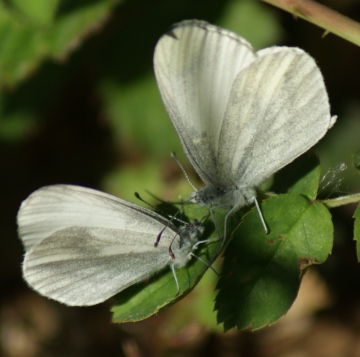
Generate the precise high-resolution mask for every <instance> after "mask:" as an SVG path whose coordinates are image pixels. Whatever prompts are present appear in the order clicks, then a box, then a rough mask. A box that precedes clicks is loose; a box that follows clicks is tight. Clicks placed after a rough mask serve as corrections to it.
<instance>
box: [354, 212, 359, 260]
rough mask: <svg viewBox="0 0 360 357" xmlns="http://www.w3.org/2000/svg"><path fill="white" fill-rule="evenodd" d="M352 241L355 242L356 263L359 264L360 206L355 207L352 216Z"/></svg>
mask: <svg viewBox="0 0 360 357" xmlns="http://www.w3.org/2000/svg"><path fill="white" fill-rule="evenodd" d="M353 217H354V218H355V222H354V240H355V241H356V254H357V259H358V262H360V206H357V208H356V210H355V213H354V216H353Z"/></svg>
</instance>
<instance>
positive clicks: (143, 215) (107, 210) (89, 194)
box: [17, 185, 168, 251]
mask: <svg viewBox="0 0 360 357" xmlns="http://www.w3.org/2000/svg"><path fill="white" fill-rule="evenodd" d="M154 219H155V221H158V224H157V225H155V224H154ZM17 222H18V230H19V236H20V238H21V240H22V242H23V244H24V246H25V250H26V251H28V250H30V249H31V247H32V246H34V245H35V244H37V243H38V242H40V241H41V240H42V239H44V238H45V237H48V236H50V235H51V234H53V233H55V232H56V231H59V230H61V229H64V228H68V227H73V226H77V227H102V228H118V229H123V228H124V227H127V229H129V230H132V229H134V230H138V231H140V232H149V233H152V234H154V236H155V239H156V235H157V234H158V233H159V232H160V231H161V229H163V228H164V225H168V221H167V220H166V219H164V218H163V217H161V216H159V215H158V214H156V213H154V212H151V211H149V210H146V209H144V208H142V207H139V206H137V205H134V204H132V203H129V202H126V201H124V200H121V199H120V198H117V197H115V196H112V195H109V194H106V193H103V192H100V191H97V190H92V189H89V188H85V187H80V186H73V185H53V186H45V187H42V188H40V189H38V190H37V191H35V192H33V193H32V194H31V195H30V196H29V197H28V198H27V199H26V200H25V201H24V202H23V203H22V204H21V207H20V210H19V213H18V217H17Z"/></svg>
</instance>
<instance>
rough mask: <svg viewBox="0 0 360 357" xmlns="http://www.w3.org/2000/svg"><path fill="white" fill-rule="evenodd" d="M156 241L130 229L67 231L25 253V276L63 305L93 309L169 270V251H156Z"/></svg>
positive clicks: (60, 232)
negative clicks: (123, 291)
mask: <svg viewBox="0 0 360 357" xmlns="http://www.w3.org/2000/svg"><path fill="white" fill-rule="evenodd" d="M155 225H157V222H156V221H155ZM165 235H166V234H165ZM163 238H168V236H167V237H163ZM153 242H154V235H153V234H150V233H145V232H141V233H140V232H134V231H132V229H130V230H129V231H128V230H126V229H125V228H123V229H121V230H120V229H111V228H96V227H71V228H65V229H62V230H60V231H57V232H55V233H53V234H52V235H50V236H49V237H46V238H44V239H43V240H42V241H41V242H40V243H38V244H37V245H35V246H33V248H32V249H31V250H30V251H28V252H27V253H26V255H25V259H24V264H23V274H24V278H25V280H26V281H27V282H28V284H29V285H30V286H31V287H32V288H33V289H34V290H36V291H37V292H39V293H40V294H42V295H44V296H46V297H49V298H51V299H54V300H57V301H59V302H62V303H64V304H67V305H70V306H87V305H95V304H98V303H101V302H103V301H105V300H107V299H108V298H110V297H112V296H114V295H115V294H117V293H119V292H120V291H122V290H124V289H125V288H127V287H129V286H130V285H133V284H135V283H138V282H140V281H143V280H145V279H147V278H149V277H151V276H152V275H153V274H155V273H157V272H158V271H160V270H162V269H163V268H165V267H166V266H167V264H168V263H169V261H170V257H169V253H168V249H167V247H165V246H164V245H162V246H161V247H160V246H159V247H158V248H154V245H153Z"/></svg>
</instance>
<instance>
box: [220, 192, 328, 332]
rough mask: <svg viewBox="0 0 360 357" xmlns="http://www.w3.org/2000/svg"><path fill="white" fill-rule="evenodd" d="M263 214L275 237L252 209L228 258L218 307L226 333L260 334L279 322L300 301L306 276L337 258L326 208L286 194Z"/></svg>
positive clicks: (263, 207) (266, 206)
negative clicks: (305, 272)
mask: <svg viewBox="0 0 360 357" xmlns="http://www.w3.org/2000/svg"><path fill="white" fill-rule="evenodd" d="M261 210H262V212H263V215H264V218H265V221H266V223H267V225H268V227H269V229H270V232H269V234H265V233H264V229H263V227H262V225H261V222H260V219H259V215H258V212H257V211H256V210H255V209H252V210H251V211H250V212H249V213H247V214H246V215H245V216H244V217H243V222H242V223H241V224H240V225H239V227H238V228H237V229H236V230H235V231H234V232H233V237H232V240H231V242H230V244H229V246H228V247H227V249H226V252H225V260H224V265H223V270H222V273H221V277H220V280H219V283H218V286H217V288H218V289H219V290H220V291H219V293H218V295H217V298H216V304H215V309H216V310H217V311H218V322H219V323H220V322H223V323H224V328H225V330H228V329H230V328H232V327H235V326H236V327H237V328H238V329H251V330H256V329H259V328H261V327H263V326H266V325H268V324H272V323H274V322H275V321H277V320H278V319H279V318H280V317H281V316H283V315H284V314H285V313H286V312H287V310H288V309H289V308H290V306H291V304H292V303H293V301H294V300H295V298H296V295H297V292H298V289H299V285H300V280H301V278H300V277H301V271H302V270H304V269H305V268H306V267H307V266H309V265H310V264H314V263H317V264H320V263H322V262H324V261H325V260H326V258H327V257H328V255H329V254H330V252H331V248H332V239H333V226H332V222H331V215H330V213H329V211H328V210H327V209H326V208H325V207H324V206H323V205H322V204H320V203H317V202H311V201H309V200H308V199H307V198H305V197H303V196H301V195H295V194H285V195H280V196H278V197H274V198H271V199H268V200H266V201H264V202H263V203H262V204H261Z"/></svg>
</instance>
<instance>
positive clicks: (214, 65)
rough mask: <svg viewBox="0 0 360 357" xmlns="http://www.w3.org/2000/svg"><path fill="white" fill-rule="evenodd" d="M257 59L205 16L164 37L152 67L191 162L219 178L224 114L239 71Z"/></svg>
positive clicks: (209, 179)
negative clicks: (219, 157) (205, 18)
mask: <svg viewBox="0 0 360 357" xmlns="http://www.w3.org/2000/svg"><path fill="white" fill-rule="evenodd" d="M254 58H255V53H254V51H253V49H252V47H251V45H250V44H249V43H248V42H247V41H246V40H244V39H243V38H241V37H239V36H236V35H235V34H233V33H231V32H229V31H226V30H223V29H220V28H218V27H216V26H213V25H210V24H208V23H206V22H203V21H193V20H191V21H183V22H181V23H179V24H177V25H175V26H174V27H173V28H172V30H171V31H170V32H169V33H167V34H165V35H164V36H162V37H161V38H160V40H159V42H158V43H157V45H156V48H155V53H154V70H155V75H156V80H157V83H158V87H159V90H160V93H161V96H162V99H163V102H164V104H165V108H166V110H167V112H168V114H169V116H170V119H171V120H172V123H173V125H174V127H175V129H176V131H177V133H178V135H179V138H180V140H181V142H182V145H183V148H184V150H185V153H186V155H187V157H188V158H189V160H190V162H191V164H192V165H193V166H194V168H195V170H196V171H197V173H198V174H199V176H200V177H201V178H202V180H203V181H204V182H205V183H206V184H208V183H212V184H213V185H217V184H218V183H219V170H218V168H217V165H218V152H219V150H220V145H221V144H222V142H221V141H220V140H221V138H220V134H221V131H222V130H223V128H224V124H223V119H224V114H225V110H226V107H227V103H228V100H229V97H230V92H231V88H232V85H233V82H234V80H235V78H236V76H237V74H238V73H239V72H240V71H241V70H242V69H243V68H245V67H246V66H248V65H249V64H250V63H251V62H252V61H253V60H254Z"/></svg>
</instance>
